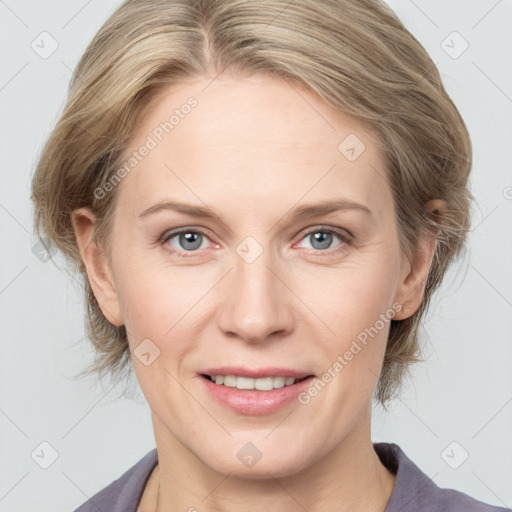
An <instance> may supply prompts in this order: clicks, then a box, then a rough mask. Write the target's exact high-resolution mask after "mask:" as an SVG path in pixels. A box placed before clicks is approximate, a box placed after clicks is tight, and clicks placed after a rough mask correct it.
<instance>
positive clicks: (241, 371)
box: [198, 366, 313, 379]
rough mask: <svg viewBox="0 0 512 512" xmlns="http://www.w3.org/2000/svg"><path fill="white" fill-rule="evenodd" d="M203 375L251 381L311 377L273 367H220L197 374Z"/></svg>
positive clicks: (303, 373) (309, 373)
mask: <svg viewBox="0 0 512 512" xmlns="http://www.w3.org/2000/svg"><path fill="white" fill-rule="evenodd" d="M203 373H204V374H206V375H210V376H211V377H215V376H217V375H236V376H237V377H249V378H251V379H263V378H265V377H295V378H296V379H303V378H304V377H307V376H309V375H313V374H312V373H311V372H305V371H302V370H293V369H290V368H278V367H275V366H272V367H267V368H256V369H251V368H247V367H246V366H220V367H217V368H207V369H206V370H202V371H200V372H198V374H199V375H201V374H203Z"/></svg>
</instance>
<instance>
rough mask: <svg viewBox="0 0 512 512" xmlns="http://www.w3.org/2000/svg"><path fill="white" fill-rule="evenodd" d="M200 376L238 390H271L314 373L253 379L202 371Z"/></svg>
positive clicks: (296, 381) (297, 381)
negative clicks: (301, 375) (210, 373)
mask: <svg viewBox="0 0 512 512" xmlns="http://www.w3.org/2000/svg"><path fill="white" fill-rule="evenodd" d="M201 377H203V378H204V379H206V380H209V381H210V382H213V383H214V384H216V385H218V386H224V387H228V388H236V389H237V390H240V391H243V390H251V391H272V390H274V389H280V388H284V387H289V386H293V385H294V384H298V383H300V382H302V381H304V380H306V379H309V378H311V377H314V375H306V376H305V377H301V378H296V377H284V376H276V377H260V378H256V379H253V378H251V377H244V376H240V375H238V376H237V375H208V374H206V373H202V374H201Z"/></svg>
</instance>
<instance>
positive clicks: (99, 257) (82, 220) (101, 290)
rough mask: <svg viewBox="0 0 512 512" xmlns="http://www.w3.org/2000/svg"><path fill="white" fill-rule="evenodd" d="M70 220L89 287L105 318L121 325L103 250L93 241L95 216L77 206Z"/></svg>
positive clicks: (117, 303)
mask: <svg viewBox="0 0 512 512" xmlns="http://www.w3.org/2000/svg"><path fill="white" fill-rule="evenodd" d="M71 222H72V224H73V230H74V232H75V236H76V239H77V243H78V247H79V249H80V255H81V257H82V261H83V262H84V265H85V268H86V270H87V277H88V280H89V284H90V286H91V289H92V291H93V293H94V296H95V297H96V300H97V301H98V304H99V306H100V308H101V311H102V313H103V314H104V315H105V317H106V318H107V320H108V321H109V322H110V323H111V324H113V325H116V326H120V325H123V320H122V315H121V309H120V307H119V300H118V296H117V292H116V288H115V284H114V280H113V278H112V274H111V271H110V268H109V265H108V260H107V256H106V254H105V252H104V251H103V249H102V248H101V247H98V246H97V245H96V244H95V243H94V241H93V234H94V226H95V224H96V217H95V216H94V214H93V213H92V212H91V211H90V210H89V209H88V208H79V209H77V210H74V211H73V212H72V214H71Z"/></svg>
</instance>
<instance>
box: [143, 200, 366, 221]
mask: <svg viewBox="0 0 512 512" xmlns="http://www.w3.org/2000/svg"><path fill="white" fill-rule="evenodd" d="M165 210H171V211H176V212H179V213H183V214H185V215H190V216H191V217H198V218H206V219H212V220H215V221H217V222H219V223H221V224H223V225H225V224H224V222H223V221H222V219H221V218H220V216H219V215H217V214H216V213H215V211H214V210H212V209H210V208H208V207H204V206H196V205H192V204H187V203H182V202H179V201H162V202H159V203H157V204H154V205H153V206H150V207H149V208H147V209H145V210H144V211H143V212H141V213H140V214H139V215H138V218H144V217H148V216H149V215H153V214H155V213H157V212H160V211H165ZM343 210H356V211H360V212H363V213H365V214H366V215H368V216H370V217H373V212H372V211H371V210H370V209H369V208H368V207H367V206H365V205H364V204H360V203H356V202H354V201H350V200H348V199H331V200H328V201H322V202H319V203H315V204H305V205H302V206H299V207H297V208H295V209H294V210H292V211H291V212H288V213H286V214H285V215H284V216H283V218H284V217H287V216H288V215H290V214H291V216H292V219H304V218H308V217H315V216H318V215H325V214H328V213H332V212H336V211H343Z"/></svg>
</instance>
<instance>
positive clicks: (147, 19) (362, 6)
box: [32, 0, 473, 407]
mask: <svg viewBox="0 0 512 512" xmlns="http://www.w3.org/2000/svg"><path fill="white" fill-rule="evenodd" d="M226 70H229V71H230V72H232V73H234V74H236V73H238V74H246V75H250V74H252V73H265V74H269V75H272V76H274V77H277V78H280V79H283V80H288V81H293V82H294V83H297V84H302V85H304V86H306V87H307V88H308V89H309V90H311V91H314V92H316V93H317V94H318V95H319V96H320V97H321V98H322V99H323V100H324V101H325V102H326V103H328V104H329V105H332V106H334V107H335V108H336V109H338V110H339V111H340V112H344V113H346V114H349V115H352V116H354V117H355V118H357V119H359V120H362V121H364V122H366V123H368V124H369V125H370V126H371V127H372V128H373V129H374V130H375V131H376V133H377V134H378V137H379V139H380V142H381V145H382V150H383V151H384V153H385V156H386V159H387V173H388V181H389V184H390V186H391V189H392V191H393V197H394V202H395V211H396V216H397V228H398V232H399V240H400V247H401V249H402V251H403V252H404V253H405V254H407V255H409V256H410V255H411V254H412V252H413V250H414V248H415V247H416V244H417V242H418V240H419V237H420V236H421V235H422V233H429V234H430V236H434V235H432V233H433V231H432V228H435V231H436V232H437V246H436V251H435V256H434V259H433V262H432V266H431V269H430V273H429V276H428V280H427V283H426V287H425V292H424V298H423V302H422V304H421V306H420V308H419V309H418V310H417V311H416V313H414V314H413V315H412V316H410V317H409V318H407V319H404V320H391V325H390V332H389V338H388V342H387V347H386V353H385V357H384V361H383V367H382V372H381V375H380V378H379V382H378V385H377V388H376V397H377V399H378V401H379V402H380V403H381V404H382V405H383V406H384V407H385V406H386V402H387V401H388V400H390V399H391V398H393V397H395V396H397V394H398V391H399V389H400V384H401V382H402V380H403V377H404V375H405V373H406V370H407V369H408V367H409V365H410V363H412V362H416V361H420V360H422V359H421V358H420V357H419V355H420V345H419V343H418V327H419V325H420V320H421V318H422V316H423V315H424V313H425V312H426V310H427V308H428V305H429V302H430V298H431V296H432V294H433V292H434V291H435V290H436V288H437V287H438V286H439V285H440V283H441V281H442V279H443V276H444V274H445V272H446V270H447V268H448V267H449V266H450V264H451V263H452V261H454V259H455V258H456V257H457V256H458V255H459V253H460V252H461V249H462V248H463V246H464V244H465V240H466V233H467V231H468V229H469V225H470V206H471V201H472V199H473V196H472V195H471V193H470V192H469V189H468V177H469V172H470V168H471V161H472V148H471V142H470V138H469V135H468V132H467V129H466V126H465V124H464V121H463V119H462V117H461V115H460V114H459V112H458V110H457V108H456V107H455V105H454V103H453V102H452V100H451V99H450V97H449V96H448V94H447V92H446V91H445V89H444V87H443V84H442V83H441V78H440V75H439V72H438V70H437V68H436V66H435V65H434V63H433V62H432V60H431V58H430V57H429V55H428V53H427V52H426V51H425V49H424V48H423V47H422V46H421V44H420V43H419V42H418V41H417V40H416V39H415V38H414V37H413V36H412V35H411V33H410V32H409V31H408V30H407V29H406V28H405V27H404V26H403V24H402V23H401V21H400V20H399V19H398V18H397V16H396V15H395V14H394V13H393V11H392V10H391V9H390V8H389V7H388V6H387V5H386V4H384V3H383V2H382V1H380V0H294V1H293V2H289V3H288V2H282V1H277V0H251V1H241V0H195V1H194V0H128V1H126V2H124V3H123V4H122V5H121V6H120V7H119V8H118V9H117V10H116V11H115V12H114V13H113V14H112V15H111V16H110V18H109V19H108V20H107V21H106V22H105V23H104V25H103V26H102V27H101V29H100V30H99V32H98V33H97V34H96V35H95V36H94V38H93V40H92V41H91V43H90V44H89V46H88V47H87V49H86V51H85V53H84V54H83V56H82V58H81V59H80V61H79V63H78V65H77V67H76V70H75V73H74V76H73V78H72V80H71V83H70V86H69V91H68V98H67V102H66V104H65V107H64V110H63V112H62V114H61V115H60V118H59V119H58V122H57V123H56V126H55V127H54V129H53V131H52V133H51V134H50V136H49V138H48V140H47V142H46V144H45V146H44V148H43V150H42V152H41V155H40V158H39V161H38V164H37V168H36V171H35V174H34V177H33V182H32V200H33V202H34V205H35V212H34V216H35V229H36V233H37V235H38V236H39V237H40V238H46V239H47V240H49V241H50V242H52V243H54V244H55V245H56V246H57V247H58V249H59V250H60V251H61V252H62V253H63V254H64V255H65V257H66V259H67V261H68V262H70V263H71V264H72V265H73V266H74V269H75V270H76V271H78V272H79V273H80V274H81V276H82V277H83V281H84V288H85V290H84V291H85V296H86V312H87V315H86V334H87V336H88V338H89V339H90V340H91V342H92V343H93V345H94V347H95V353H96V359H95V361H94V363H93V364H92V365H91V367H90V368H89V369H88V370H87V373H89V372H94V371H98V372H99V374H100V377H101V376H102V375H103V373H104V372H106V371H107V370H108V371H109V372H110V374H111V375H112V376H114V377H118V378H120V377H121V374H122V373H123V370H125V369H126V368H128V370H130V369H131V365H130V353H129V346H128V341H127V334H126V330H125V328H124V326H121V327H116V326H114V325H112V324H110V323H109V322H108V320H107V319H106V318H105V317H104V316H103V314H102V312H101V310H100V308H99V305H98V303H97V301H96V298H95V296H94V294H93V293H92V291H91V288H90V285H89V282H88V280H87V275H86V272H85V267H84V264H83V262H82V259H81V257H80V253H79V250H78V246H77V242H76V238H75V235H74V231H73V227H72V223H71V212H72V211H73V210H75V209H76V208H80V207H88V208H90V209H91V210H92V212H93V213H94V214H95V215H96V217H97V218H98V223H97V225H96V228H95V234H94V240H95V242H96V243H98V244H99V245H100V246H101V247H104V248H107V252H108V253H109V252H110V251H109V250H108V247H109V246H108V242H109V237H108V235H109V228H110V226H109V222H110V220H111V218H112V213H113V211H114V207H115V199H116V197H117V188H114V190H113V191H112V192H111V193H109V194H107V196H106V197H105V198H101V199H98V198H97V197H96V196H95V193H94V191H95V190H96V189H98V187H104V186H105V184H106V183H107V182H108V181H109V180H110V179H111V177H112V176H113V175H114V173H115V172H116V170H117V169H118V168H119V166H120V165H121V162H122V161H123V156H124V152H125V151H126V149H127V148H128V146H129V143H130V137H131V136H133V134H134V131H135V130H136V127H137V124H138V123H139V122H140V121H141V119H142V116H143V115H144V113H145V112H146V111H147V109H148V107H149V106H150V104H151V102H152V101H153V100H154V99H155V98H157V97H158V94H159V92H160V91H163V90H164V89H167V88H168V87H169V85H171V84H179V82H180V80H184V79H187V78H194V77H200V76H211V77H212V78H213V76H215V75H217V74H218V73H221V72H224V71H226ZM431 199H441V200H443V201H445V203H446V205H447V208H446V210H444V211H443V212H442V214H441V213H440V212H438V214H437V215H435V216H429V215H427V214H426V211H425V205H426V203H427V202H428V201H429V200H431ZM42 235H44V237H43V236H42Z"/></svg>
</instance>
